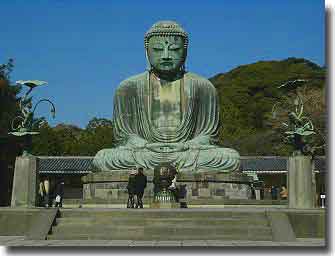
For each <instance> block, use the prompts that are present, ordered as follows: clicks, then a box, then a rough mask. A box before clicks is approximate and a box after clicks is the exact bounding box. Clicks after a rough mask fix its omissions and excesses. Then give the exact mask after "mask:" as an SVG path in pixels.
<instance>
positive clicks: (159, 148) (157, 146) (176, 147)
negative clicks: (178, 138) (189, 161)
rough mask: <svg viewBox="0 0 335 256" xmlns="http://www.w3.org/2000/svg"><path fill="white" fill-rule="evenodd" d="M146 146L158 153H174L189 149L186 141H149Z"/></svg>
mask: <svg viewBox="0 0 335 256" xmlns="http://www.w3.org/2000/svg"><path fill="white" fill-rule="evenodd" d="M145 147H146V149H148V150H150V151H152V152H156V153H174V152H183V151H186V150H188V146H187V145H186V144H185V143H148V144H146V145H145Z"/></svg>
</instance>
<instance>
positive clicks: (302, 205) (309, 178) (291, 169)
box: [287, 156, 315, 209]
mask: <svg viewBox="0 0 335 256" xmlns="http://www.w3.org/2000/svg"><path fill="white" fill-rule="evenodd" d="M287 177H288V182H287V183H288V200H289V201H288V205H289V208H298V209H307V208H314V205H315V204H314V200H315V199H314V198H315V196H314V193H313V191H314V188H313V169H312V159H311V157H310V156H294V157H290V158H289V161H288V176H287Z"/></svg>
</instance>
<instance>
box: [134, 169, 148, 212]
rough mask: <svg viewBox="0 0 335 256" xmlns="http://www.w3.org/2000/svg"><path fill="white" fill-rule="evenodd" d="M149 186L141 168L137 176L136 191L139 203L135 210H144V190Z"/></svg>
mask: <svg viewBox="0 0 335 256" xmlns="http://www.w3.org/2000/svg"><path fill="white" fill-rule="evenodd" d="M146 186H147V176H145V175H144V173H143V168H142V167H140V168H138V170H137V174H136V176H135V191H136V198H137V202H136V205H135V208H138V207H140V208H143V201H142V198H143V194H144V189H145V188H146Z"/></svg>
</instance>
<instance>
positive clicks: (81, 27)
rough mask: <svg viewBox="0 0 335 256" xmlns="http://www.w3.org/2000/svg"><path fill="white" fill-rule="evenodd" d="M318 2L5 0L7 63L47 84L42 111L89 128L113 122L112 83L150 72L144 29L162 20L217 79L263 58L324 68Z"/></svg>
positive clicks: (194, 61)
mask: <svg viewBox="0 0 335 256" xmlns="http://www.w3.org/2000/svg"><path fill="white" fill-rule="evenodd" d="M324 8H325V7H324V2H323V1H320V0H319V1H318V0H312V1H306V0H295V1H292V0H281V1H268V0H264V1H263V0H262V1H261V0H253V1H246V0H243V1H242V0H234V1H232V0H230V1H225V0H221V1H214V0H208V1H198V2H196V1H193V2H191V1H180V0H179V1H177V0H169V1H128V0H123V1H102V0H101V1H99V0H96V1H85V0H82V1H79V0H78V1H71V0H68V1H64V0H63V1H34V0H32V1H15V0H11V1H10V0H2V1H1V3H0V9H1V20H2V25H1V28H0V31H1V33H0V35H1V37H0V63H5V62H6V61H7V60H8V59H9V58H13V59H14V60H15V68H14V71H13V72H12V74H11V80H12V81H13V82H15V81H16V80H44V81H47V82H48V85H47V86H42V87H39V88H36V89H35V90H34V91H33V98H34V101H35V102H36V101H37V100H38V99H40V98H48V99H50V100H52V101H53V102H54V103H55V105H56V109H57V110H56V118H55V119H51V117H50V115H48V111H49V106H47V105H42V104H41V105H40V108H39V109H38V110H37V112H36V114H37V115H36V116H37V117H38V116H41V115H43V116H46V117H47V119H48V121H49V123H50V124H51V125H56V124H58V123H66V124H74V125H77V126H79V127H85V126H86V125H87V123H88V122H89V120H91V119H92V118H93V117H99V118H111V117H112V113H113V96H114V92H115V89H116V88H117V86H118V85H119V84H120V82H121V81H122V80H124V79H127V78H128V77H129V76H132V75H135V74H137V73H141V72H143V71H144V70H145V68H146V59H145V52H144V45H143V42H144V34H145V32H146V31H147V30H148V29H149V28H150V27H151V26H152V25H153V24H154V23H155V22H157V21H159V20H174V21H177V22H178V23H180V24H181V25H182V26H183V27H184V29H185V30H186V31H187V32H188V33H189V38H190V43H189V50H188V58H187V62H186V67H187V70H189V71H192V72H194V73H197V74H199V75H202V76H204V77H206V78H210V77H212V76H214V75H216V74H218V73H224V72H227V71H229V70H231V69H233V68H235V67H237V66H239V65H244V64H249V63H254V62H257V61H260V60H282V59H286V58H288V57H297V58H306V59H309V60H310V61H313V62H315V63H317V64H318V65H321V66H324V65H325V47H324V46H325V13H324V11H325V9H324Z"/></svg>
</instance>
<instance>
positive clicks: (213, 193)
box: [82, 170, 252, 204]
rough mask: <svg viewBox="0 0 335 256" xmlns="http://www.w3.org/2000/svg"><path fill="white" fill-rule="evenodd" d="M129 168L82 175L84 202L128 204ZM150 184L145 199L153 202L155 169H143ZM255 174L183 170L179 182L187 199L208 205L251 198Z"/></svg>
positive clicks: (178, 178)
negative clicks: (184, 186)
mask: <svg viewBox="0 0 335 256" xmlns="http://www.w3.org/2000/svg"><path fill="white" fill-rule="evenodd" d="M129 173H130V170H129V171H113V172H96V173H90V174H88V175H87V176H85V177H83V178H82V181H83V183H84V184H83V199H84V202H83V203H84V204H85V203H111V204H113V203H115V204H120V203H121V204H126V202H127V199H128V193H127V183H128V177H129ZM144 174H145V175H146V176H147V179H148V184H147V187H146V189H145V191H144V197H143V201H144V202H145V203H152V202H153V200H154V192H153V191H154V186H153V183H152V180H153V175H154V172H153V170H144ZM251 182H252V177H249V176H247V175H245V174H242V173H240V172H235V173H229V174H228V173H218V172H216V173H203V172H191V171H185V172H180V173H178V175H177V185H186V190H187V193H186V201H187V202H195V201H198V202H200V203H204V204H206V203H207V202H210V203H211V204H224V200H226V199H250V198H251V190H250V183H251Z"/></svg>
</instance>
